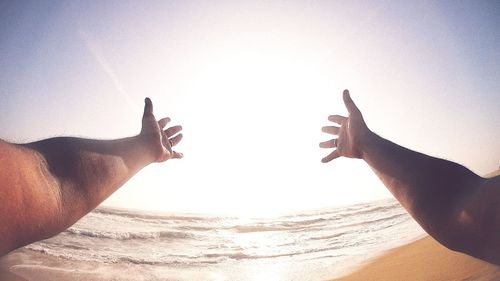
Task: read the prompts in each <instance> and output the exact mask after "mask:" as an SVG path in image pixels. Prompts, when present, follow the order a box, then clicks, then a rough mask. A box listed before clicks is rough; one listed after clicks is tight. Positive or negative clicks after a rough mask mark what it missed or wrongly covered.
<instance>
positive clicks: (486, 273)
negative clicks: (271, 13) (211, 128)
mask: <svg viewBox="0 0 500 281" xmlns="http://www.w3.org/2000/svg"><path fill="white" fill-rule="evenodd" d="M31 255H36V256H39V258H43V259H44V260H45V261H46V262H47V263H46V264H45V262H44V264H45V265H49V266H48V267H47V266H44V265H42V264H37V263H36V262H35V263H31V262H26V259H27V258H28V257H30V256H31ZM59 262H60V261H59V260H58V259H57V258H54V257H52V258H51V257H48V258H47V257H45V255H44V254H42V253H33V252H31V251H27V250H23V249H20V250H16V251H14V252H12V253H10V254H9V255H7V256H4V257H2V258H0V280H2V281H39V280H54V278H57V280H79V281H82V280H116V275H115V276H113V275H114V274H118V273H119V272H120V271H122V270H125V271H130V270H132V271H135V273H139V274H140V276H142V277H145V278H148V277H152V278H154V277H158V276H154V275H153V274H152V273H151V272H148V270H147V269H146V268H141V267H140V266H137V265H136V266H132V267H133V268H130V267H128V266H126V267H124V266H123V265H119V264H114V265H108V266H103V267H100V265H99V264H93V265H92V266H91V265H90V264H89V265H88V266H86V267H85V268H81V267H79V266H76V264H74V266H76V268H72V263H71V262H70V263H69V264H68V263H67V264H66V265H65V266H64V267H65V268H64V269H63V268H59V269H53V268H50V266H51V265H57V264H58V263H59ZM59 266H60V264H59ZM101 266H102V265H101ZM115 266H117V267H118V268H114V267H115ZM99 267H100V268H99ZM117 269H119V271H116V270H117ZM113 273H114V274H113ZM130 273H132V272H130ZM135 276H136V277H137V275H135ZM130 277H132V276H130ZM129 280H133V278H132V279H129ZM144 280H146V279H144ZM362 280H363V281H364V280H372V281H377V280H381V281H382V280H384V281H396V280H405V281H420V280H422V281H424V280H425V281H432V280H436V281H437V280H439V281H446V280H449V281H452V280H453V281H466V280H476V281H490V280H500V267H499V266H496V265H493V264H490V263H487V262H484V261H481V260H479V259H476V258H473V257H470V256H467V255H465V254H462V253H458V252H453V251H451V250H448V249H447V248H445V247H444V246H442V245H440V244H439V243H438V242H436V241H435V240H434V239H432V238H431V237H429V236H425V237H424V238H420V239H418V240H416V241H414V242H410V243H408V244H405V245H403V246H399V247H396V248H392V249H390V250H387V251H384V252H381V253H380V255H378V256H376V257H373V258H371V259H368V260H365V261H363V262H361V263H360V264H359V265H358V266H356V267H355V268H354V269H352V270H351V271H350V272H348V273H344V275H342V276H340V277H335V278H333V279H330V281H362Z"/></svg>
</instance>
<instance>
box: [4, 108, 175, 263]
mask: <svg viewBox="0 0 500 281" xmlns="http://www.w3.org/2000/svg"><path fill="white" fill-rule="evenodd" d="M169 121H170V119H169V118H163V119H160V120H159V121H157V120H156V118H155V116H154V115H153V104H152V102H151V100H150V99H149V98H146V100H145V106H144V115H143V117H142V130H141V132H140V134H139V135H137V136H133V137H129V138H124V139H117V140H91V139H81V138H71V137H58V138H52V139H46V140H41V141H37V142H33V143H27V144H12V143H8V142H5V141H2V140H0V166H1V168H0V202H1V204H0V256H3V255H5V254H7V253H9V252H10V251H12V250H14V249H17V248H19V247H22V246H25V245H28V244H30V243H33V242H35V241H39V240H42V239H46V238H49V237H52V236H54V235H56V234H58V233H60V232H62V231H64V230H65V229H66V228H68V227H69V226H71V225H72V224H74V223H75V222H76V221H78V220H79V219H80V218H81V217H83V216H84V215H85V214H87V213H89V212H90V211H92V210H93V209H94V208H95V207H97V206H98V205H99V204H100V203H101V202H102V201H103V200H104V199H106V198H107V197H109V196H110V195H111V194H112V193H113V192H114V191H116V190H117V189H118V188H119V187H120V186H122V185H123V184H124V183H125V182H126V181H127V180H128V179H130V178H131V177H132V176H133V175H134V174H136V173H137V172H138V171H139V170H141V169H142V168H144V167H145V166H147V165H149V164H151V163H154V162H164V161H167V160H169V159H172V158H182V154H181V153H178V152H176V151H173V150H172V147H173V146H175V145H177V144H178V143H179V142H180V141H181V139H182V134H179V132H180V131H181V130H182V128H181V127H180V126H174V127H170V128H168V129H166V130H164V128H165V126H166V125H167V123H168V122H169Z"/></svg>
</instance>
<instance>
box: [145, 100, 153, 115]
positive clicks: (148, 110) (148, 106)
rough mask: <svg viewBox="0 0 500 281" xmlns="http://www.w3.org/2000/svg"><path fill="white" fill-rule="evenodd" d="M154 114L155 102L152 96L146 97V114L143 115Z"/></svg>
mask: <svg viewBox="0 0 500 281" xmlns="http://www.w3.org/2000/svg"><path fill="white" fill-rule="evenodd" d="M150 114H151V115H152V114H153V102H152V101H151V99H150V98H146V99H145V100H144V114H143V116H146V115H150Z"/></svg>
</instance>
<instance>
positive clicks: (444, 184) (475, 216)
mask: <svg viewBox="0 0 500 281" xmlns="http://www.w3.org/2000/svg"><path fill="white" fill-rule="evenodd" d="M344 103H345V105H346V107H347V109H348V111H349V117H343V116H339V115H333V116H330V117H329V120H330V121H333V122H335V123H337V124H339V125H340V126H339V127H338V126H328V127H323V131H324V132H327V133H331V134H334V135H338V138H337V139H334V140H330V141H326V142H323V143H321V144H320V146H321V147H323V148H336V149H335V150H334V151H333V152H332V153H330V154H329V155H328V156H326V157H325V158H324V159H323V162H329V161H331V160H333V159H335V158H337V157H340V156H345V157H350V158H361V159H363V160H364V161H365V162H366V163H367V164H368V165H369V166H370V167H371V168H372V169H373V171H374V172H375V173H376V174H377V176H378V177H379V178H380V179H381V180H382V182H383V183H384V184H385V186H386V187H387V188H388V189H389V191H390V192H391V193H392V194H393V195H394V197H396V199H397V200H398V201H399V202H400V203H401V205H402V206H403V207H404V208H405V209H406V210H407V211H408V212H409V213H410V215H411V216H412V217H413V218H414V219H415V220H416V221H417V222H418V223H419V224H420V225H421V226H422V227H423V228H424V229H425V231H427V233H429V234H430V235H431V236H432V237H434V238H435V239H436V240H438V241H439V242H440V243H442V244H443V245H445V246H446V247H448V248H450V249H452V250H456V251H461V252H464V253H467V254H469V255H472V256H475V257H478V258H481V259H483V260H486V261H489V262H492V263H495V264H500V181H499V180H500V177H496V178H492V179H485V178H482V177H480V176H478V175H476V174H474V173H473V172H471V171H470V170H468V169H467V168H465V167H463V166H461V165H459V164H456V163H453V162H450V161H446V160H442V159H438V158H434V157H430V156H428V155H425V154H422V153H418V152H415V151H412V150H409V149H406V148H404V147H401V146H399V145H397V144H395V143H392V142H390V141H388V140H385V139H383V138H381V137H379V136H378V135H376V134H374V133H373V132H372V131H370V130H369V129H368V127H367V126H366V124H365V122H364V120H363V116H362V115H361V112H360V111H359V109H358V108H357V107H356V105H355V104H354V102H353V101H352V100H351V98H350V96H349V92H348V91H347V90H346V91H344Z"/></svg>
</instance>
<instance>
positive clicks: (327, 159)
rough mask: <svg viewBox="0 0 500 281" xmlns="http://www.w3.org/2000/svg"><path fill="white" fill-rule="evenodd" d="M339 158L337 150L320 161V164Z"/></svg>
mask: <svg viewBox="0 0 500 281" xmlns="http://www.w3.org/2000/svg"><path fill="white" fill-rule="evenodd" d="M339 156H340V155H339V152H338V150H334V151H333V152H332V153H330V154H328V155H327V156H326V157H325V158H323V159H321V162H323V163H328V162H330V161H332V160H333V159H335V158H339Z"/></svg>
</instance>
